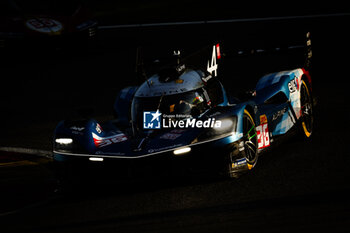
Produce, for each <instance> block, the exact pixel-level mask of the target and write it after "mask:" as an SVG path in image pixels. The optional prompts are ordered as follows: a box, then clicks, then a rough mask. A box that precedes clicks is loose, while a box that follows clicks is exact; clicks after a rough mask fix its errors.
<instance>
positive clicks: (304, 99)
mask: <svg viewBox="0 0 350 233" xmlns="http://www.w3.org/2000/svg"><path fill="white" fill-rule="evenodd" d="M300 106H301V117H300V126H299V131H300V134H301V135H302V137H304V138H306V139H308V138H310V137H311V135H312V130H313V123H314V116H313V99H312V95H311V92H310V89H309V86H308V85H307V83H306V82H305V80H303V79H302V80H301V86H300Z"/></svg>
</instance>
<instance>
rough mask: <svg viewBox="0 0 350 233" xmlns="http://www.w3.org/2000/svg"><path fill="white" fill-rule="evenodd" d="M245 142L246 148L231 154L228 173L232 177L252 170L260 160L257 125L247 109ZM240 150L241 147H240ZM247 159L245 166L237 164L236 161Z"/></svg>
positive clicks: (244, 117)
mask: <svg viewBox="0 0 350 233" xmlns="http://www.w3.org/2000/svg"><path fill="white" fill-rule="evenodd" d="M242 143H243V147H244V150H242V151H240V152H238V153H237V148H236V149H235V151H231V153H230V154H229V162H228V174H229V176H230V177H234V178H237V177H238V176H239V174H240V173H242V172H245V171H247V170H251V169H252V168H253V167H254V166H255V165H256V163H257V161H258V138H257V134H256V126H255V123H254V119H253V117H252V116H251V115H250V113H249V112H248V111H247V110H246V109H245V110H244V114H243V140H242V142H241V144H242ZM239 150H240V149H239ZM242 159H243V160H245V163H244V166H239V168H237V167H236V166H235V162H237V161H239V160H242Z"/></svg>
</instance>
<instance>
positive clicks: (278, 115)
mask: <svg viewBox="0 0 350 233" xmlns="http://www.w3.org/2000/svg"><path fill="white" fill-rule="evenodd" d="M286 112H287V107H285V108H283V109H282V110H279V111H277V112H275V113H274V114H273V115H272V120H273V121H275V120H277V118H279V117H281V116H283V114H285V113H286Z"/></svg>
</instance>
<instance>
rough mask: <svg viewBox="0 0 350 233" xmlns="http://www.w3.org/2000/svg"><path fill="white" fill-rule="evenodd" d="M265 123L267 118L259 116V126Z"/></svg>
mask: <svg viewBox="0 0 350 233" xmlns="http://www.w3.org/2000/svg"><path fill="white" fill-rule="evenodd" d="M265 123H267V117H266V115H265V114H264V115H260V124H265Z"/></svg>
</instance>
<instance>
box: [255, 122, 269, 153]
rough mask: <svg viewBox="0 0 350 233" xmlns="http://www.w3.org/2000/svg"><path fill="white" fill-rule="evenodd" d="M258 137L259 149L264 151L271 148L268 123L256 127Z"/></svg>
mask: <svg viewBox="0 0 350 233" xmlns="http://www.w3.org/2000/svg"><path fill="white" fill-rule="evenodd" d="M256 135H257V137H258V148H259V149H262V148H265V147H268V146H270V135H269V128H268V125H267V123H264V124H261V125H259V126H257V127H256Z"/></svg>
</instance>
